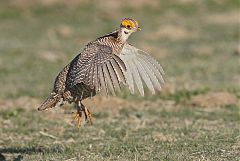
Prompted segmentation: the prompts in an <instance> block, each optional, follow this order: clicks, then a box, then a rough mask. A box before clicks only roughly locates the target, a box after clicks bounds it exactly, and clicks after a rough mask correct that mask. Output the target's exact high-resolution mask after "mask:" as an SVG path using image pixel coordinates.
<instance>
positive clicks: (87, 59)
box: [67, 43, 126, 95]
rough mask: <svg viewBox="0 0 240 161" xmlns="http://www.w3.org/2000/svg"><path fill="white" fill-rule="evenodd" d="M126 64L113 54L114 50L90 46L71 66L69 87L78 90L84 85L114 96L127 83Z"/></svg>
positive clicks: (106, 47)
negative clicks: (122, 84) (121, 85)
mask: <svg viewBox="0 0 240 161" xmlns="http://www.w3.org/2000/svg"><path fill="white" fill-rule="evenodd" d="M125 70H126V67H125V64H124V62H123V61H122V60H121V59H120V58H119V57H118V56H117V55H115V54H113V53H112V48H111V47H109V46H106V45H102V44H99V43H92V44H88V45H87V47H86V48H85V49H84V51H83V52H82V53H80V54H79V55H78V56H77V57H75V58H74V59H73V61H72V62H71V64H70V68H69V72H68V77H67V86H68V88H70V89H75V88H78V86H80V85H81V84H82V83H83V84H84V85H87V86H88V87H90V88H91V89H95V90H96V91H100V90H103V91H104V92H105V93H106V94H108V93H109V91H110V92H111V93H112V94H113V95H114V94H115V90H116V91H120V84H121V83H125V77H124V72H125Z"/></svg>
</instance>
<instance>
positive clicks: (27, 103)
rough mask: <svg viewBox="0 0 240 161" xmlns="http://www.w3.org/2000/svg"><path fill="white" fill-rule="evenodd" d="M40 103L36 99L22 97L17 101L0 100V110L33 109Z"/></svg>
mask: <svg viewBox="0 0 240 161" xmlns="http://www.w3.org/2000/svg"><path fill="white" fill-rule="evenodd" d="M40 103H41V101H40V100H39V99H36V98H32V97H28V96H23V97H19V98H17V99H7V100H0V109H10V108H17V107H21V108H24V109H34V108H36V107H37V106H38V105H40Z"/></svg>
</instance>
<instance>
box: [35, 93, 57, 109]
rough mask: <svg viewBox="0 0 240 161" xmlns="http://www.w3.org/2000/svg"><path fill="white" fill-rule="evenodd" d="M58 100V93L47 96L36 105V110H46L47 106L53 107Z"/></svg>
mask: <svg viewBox="0 0 240 161" xmlns="http://www.w3.org/2000/svg"><path fill="white" fill-rule="evenodd" d="M59 101H60V97H58V95H54V96H53V95H51V96H49V97H48V98H47V99H46V100H45V101H44V102H43V103H42V104H41V106H39V107H38V111H43V110H47V109H49V108H53V107H55V106H56V104H57V103H58V102H59Z"/></svg>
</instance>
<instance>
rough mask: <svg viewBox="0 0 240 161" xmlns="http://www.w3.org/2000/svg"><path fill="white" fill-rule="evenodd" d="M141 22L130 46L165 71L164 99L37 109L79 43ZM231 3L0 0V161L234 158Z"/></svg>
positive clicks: (238, 133) (235, 62) (237, 131)
mask: <svg viewBox="0 0 240 161" xmlns="http://www.w3.org/2000/svg"><path fill="white" fill-rule="evenodd" d="M124 17H133V18H135V19H137V20H139V24H140V26H141V28H142V31H141V32H138V33H135V34H134V35H132V36H131V38H130V40H129V42H130V43H131V44H134V45H135V46H137V47H139V48H141V49H144V50H146V51H148V52H149V53H151V54H152V55H153V57H155V58H156V59H157V60H158V61H159V62H160V63H161V65H162V66H163V68H164V70H165V73H166V74H165V80H166V84H165V85H164V87H163V90H162V92H160V93H159V94H157V95H154V96H152V95H151V94H150V93H147V95H146V97H144V98H143V97H141V96H139V95H130V94H129V93H128V91H127V89H125V90H124V91H123V93H121V94H119V96H118V97H113V96H109V97H105V96H101V95H98V96H96V97H95V98H92V99H88V100H86V101H85V104H86V106H87V107H89V109H90V110H91V112H92V114H93V119H94V120H93V121H94V124H93V125H88V124H83V125H82V127H80V129H78V128H77V127H76V124H75V122H73V115H72V112H74V108H73V107H72V105H65V106H63V107H58V108H55V109H51V110H48V111H44V112H38V111H37V110H36V109H37V107H38V106H39V105H40V103H41V101H43V100H44V99H45V98H46V97H47V96H48V94H49V93H50V91H51V88H52V83H53V80H54V78H55V76H56V75H57V73H58V72H59V71H60V70H61V69H62V68H63V67H64V65H66V64H67V63H68V62H69V61H70V60H71V59H72V58H74V56H75V55H76V54H77V53H78V52H79V51H81V50H82V48H83V47H84V45H85V44H86V43H87V42H89V41H91V40H93V39H95V38H96V37H98V36H101V35H103V34H105V33H108V32H110V31H112V30H114V29H116V28H117V27H118V25H119V21H120V20H121V19H122V18H124ZM239 50H240V48H239V2H238V1H236V0H229V1H227V0H221V1H216V0H208V1H197V2H196V1H193V0H180V1H177V0H174V1H170V2H167V1H157V0H151V1H149V0H140V1H137V0H134V1H131V2H128V1H125V0H123V1H110V0H107V1H103V0H100V1H92V2H88V1H85V0H81V1H76V0H69V1H68V2H66V1H63V0H60V1H58V0H38V1H31V0H21V1H20V0H12V1H6V0H3V1H1V2H0V84H1V85H0V87H1V92H0V160H15V161H17V160H26V161H31V160H33V161H35V160H54V161H55V160H68V161H74V160H122V161H123V160H124V161H125V160H239V158H240V127H239V124H240V101H239V100H240V85H239V82H240V51H239Z"/></svg>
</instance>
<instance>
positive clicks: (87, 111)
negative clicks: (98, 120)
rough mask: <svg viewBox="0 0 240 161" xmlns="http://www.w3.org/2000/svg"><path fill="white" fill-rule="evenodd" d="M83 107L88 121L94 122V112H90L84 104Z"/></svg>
mask: <svg viewBox="0 0 240 161" xmlns="http://www.w3.org/2000/svg"><path fill="white" fill-rule="evenodd" d="M82 108H83V112H84V115H85V119H86V120H87V122H88V123H90V124H93V121H92V114H91V113H90V111H89V110H88V109H87V107H85V106H84V105H83V104H82Z"/></svg>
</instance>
